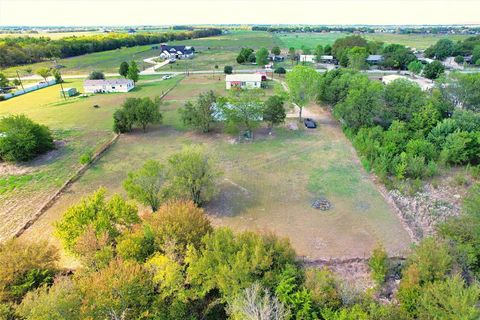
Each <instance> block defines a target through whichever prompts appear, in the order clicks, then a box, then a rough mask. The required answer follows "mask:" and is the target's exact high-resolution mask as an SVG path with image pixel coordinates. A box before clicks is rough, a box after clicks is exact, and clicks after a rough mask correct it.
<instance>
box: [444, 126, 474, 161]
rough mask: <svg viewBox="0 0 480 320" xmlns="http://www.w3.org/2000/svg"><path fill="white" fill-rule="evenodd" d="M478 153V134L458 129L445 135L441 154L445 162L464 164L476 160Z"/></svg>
mask: <svg viewBox="0 0 480 320" xmlns="http://www.w3.org/2000/svg"><path fill="white" fill-rule="evenodd" d="M479 154H480V134H479V133H478V132H476V133H473V132H464V131H460V132H454V133H452V134H450V135H448V136H447V138H446V139H445V143H444V145H443V150H442V154H441V155H442V159H443V160H444V161H445V162H447V163H452V164H465V163H469V162H473V161H478V155H479Z"/></svg>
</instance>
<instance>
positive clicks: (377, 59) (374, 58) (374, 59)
mask: <svg viewBox="0 0 480 320" xmlns="http://www.w3.org/2000/svg"><path fill="white" fill-rule="evenodd" d="M366 61H367V63H368V64H380V63H382V62H383V56H382V55H381V54H371V55H369V56H368V57H367V59H366Z"/></svg>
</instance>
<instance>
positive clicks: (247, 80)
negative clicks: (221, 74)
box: [225, 73, 262, 90]
mask: <svg viewBox="0 0 480 320" xmlns="http://www.w3.org/2000/svg"><path fill="white" fill-rule="evenodd" d="M225 84H226V88H227V90H229V89H231V88H241V89H253V88H261V87H262V75H261V74H257V73H252V74H247V73H244V74H227V76H226V77H225Z"/></svg>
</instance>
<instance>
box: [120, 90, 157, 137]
mask: <svg viewBox="0 0 480 320" xmlns="http://www.w3.org/2000/svg"><path fill="white" fill-rule="evenodd" d="M159 108H160V99H159V98H155V99H154V100H152V99H150V98H148V97H144V98H127V99H126V100H125V101H124V103H123V104H122V108H121V109H119V110H116V111H115V113H114V114H113V129H114V131H115V132H117V133H123V132H129V131H131V130H132V127H133V126H134V125H138V126H140V127H142V129H143V132H146V130H147V126H148V125H149V124H157V123H161V122H162V114H161V113H160V110H159Z"/></svg>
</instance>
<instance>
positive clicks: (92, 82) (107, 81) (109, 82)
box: [83, 79, 133, 86]
mask: <svg viewBox="0 0 480 320" xmlns="http://www.w3.org/2000/svg"><path fill="white" fill-rule="evenodd" d="M128 83H133V81H132V80H130V79H99V80H85V81H84V82H83V85H84V86H103V85H110V86H111V85H117V84H118V85H121V84H128Z"/></svg>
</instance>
